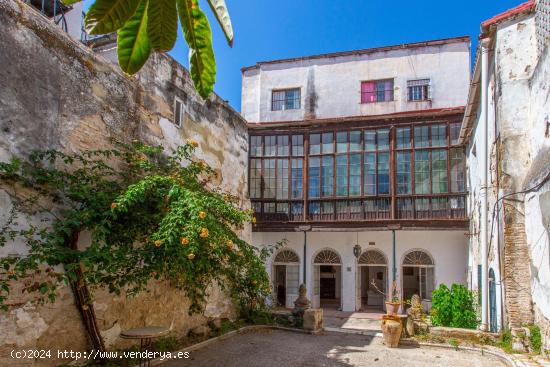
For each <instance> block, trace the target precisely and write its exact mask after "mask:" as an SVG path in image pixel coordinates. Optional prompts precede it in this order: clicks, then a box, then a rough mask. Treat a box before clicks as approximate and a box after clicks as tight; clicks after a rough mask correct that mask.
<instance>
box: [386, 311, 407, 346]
mask: <svg viewBox="0 0 550 367" xmlns="http://www.w3.org/2000/svg"><path fill="white" fill-rule="evenodd" d="M381 327H382V333H383V334H384V344H385V345H386V347H388V348H397V346H398V345H399V340H401V332H402V331H403V325H402V324H401V319H400V318H399V317H398V316H395V315H384V316H382V325H381Z"/></svg>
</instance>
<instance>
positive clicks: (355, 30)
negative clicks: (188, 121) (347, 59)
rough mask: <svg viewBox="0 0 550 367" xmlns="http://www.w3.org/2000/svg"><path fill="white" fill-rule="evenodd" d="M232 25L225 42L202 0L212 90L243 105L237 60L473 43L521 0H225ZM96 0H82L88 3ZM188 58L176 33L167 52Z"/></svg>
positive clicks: (246, 61) (242, 63)
mask: <svg viewBox="0 0 550 367" xmlns="http://www.w3.org/2000/svg"><path fill="white" fill-rule="evenodd" d="M225 1H226V3H227V7H228V8H229V11H230V13H231V18H232V21H233V28H234V30H235V43H234V45H233V48H229V47H228V46H227V43H226V41H225V38H224V36H223V33H222V32H221V30H220V29H219V27H218V24H217V22H216V21H215V18H214V17H213V15H212V13H211V11H210V8H209V7H208V4H207V3H206V1H205V0H200V3H201V6H202V8H203V9H204V11H205V12H206V13H207V15H208V17H209V19H210V22H211V25H212V29H213V34H214V51H215V53H216V60H217V65H218V72H217V81H216V86H215V91H216V93H218V94H219V95H220V96H221V97H222V98H223V99H226V100H228V101H229V103H230V104H231V106H232V107H233V108H235V109H236V110H237V111H240V108H241V71H240V69H241V67H243V66H249V65H253V64H255V63H256V62H257V61H266V60H273V59H281V58H287V57H297V56H304V55H313V54H320V53H327V52H336V51H346V50H353V49H361V48H369V47H378V46H386V45H393V44H401V43H408V42H418V41H426V40H431V39H438V38H447V37H455V36H464V35H469V36H470V37H471V38H472V48H474V47H475V46H476V43H477V36H478V35H479V24H480V23H481V21H483V20H485V19H488V18H490V17H492V16H493V15H495V14H497V13H500V12H502V11H504V10H507V9H509V8H512V7H514V6H516V5H519V4H520V3H521V1H518V0H498V1H496V0H461V1H444V0H437V1H436V0H424V1H402V0H394V1H371V0H340V1H334V0H332V1H328V0H271V1H266V0H225ZM91 3H93V0H85V5H86V6H89V4H91ZM170 54H171V55H172V56H173V57H175V58H176V59H177V60H178V61H179V62H181V63H182V64H183V65H185V66H187V65H188V63H187V46H186V45H185V43H184V41H183V37H182V35H181V30H180V34H179V37H178V42H177V44H176V47H175V48H174V49H173V50H172V51H171V52H170Z"/></svg>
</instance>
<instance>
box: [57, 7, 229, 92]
mask: <svg viewBox="0 0 550 367" xmlns="http://www.w3.org/2000/svg"><path fill="white" fill-rule="evenodd" d="M79 1H82V0H63V3H64V4H65V5H70V4H74V3H77V2H79ZM207 1H208V4H209V5H210V8H211V9H212V11H213V13H214V15H215V16H216V19H217V20H218V23H219V24H220V26H221V28H222V30H223V32H224V34H225V36H226V39H227V42H228V44H229V46H231V45H232V44H233V28H232V25H231V19H230V17H229V12H228V11H227V6H226V4H225V0H207ZM178 18H179V23H180V25H181V28H182V30H183V35H184V38H185V42H186V43H187V45H188V46H189V65H190V69H191V70H190V72H191V78H192V79H193V83H194V85H195V88H196V89H197V91H198V92H199V94H200V95H201V96H202V97H203V98H206V97H208V96H209V95H210V93H211V92H212V90H213V88H214V83H215V81H216V59H215V57H214V50H213V48H212V30H211V29H210V23H209V22H208V19H207V17H206V15H205V14H204V12H203V11H202V10H201V8H200V7H199V2H198V0H95V2H94V3H93V4H92V6H91V7H90V9H89V10H88V12H87V13H86V17H85V20H84V22H85V26H86V31H87V32H88V33H90V34H92V35H97V34H107V33H113V32H117V55H118V63H119V65H120V67H121V69H122V70H123V71H125V72H126V73H128V74H135V73H137V72H138V71H139V70H140V69H141V67H142V66H143V65H144V64H145V62H146V61H147V59H148V58H149V55H150V54H151V52H153V51H159V52H166V51H170V50H171V49H172V48H173V47H174V45H175V43H176V39H177V32H178Z"/></svg>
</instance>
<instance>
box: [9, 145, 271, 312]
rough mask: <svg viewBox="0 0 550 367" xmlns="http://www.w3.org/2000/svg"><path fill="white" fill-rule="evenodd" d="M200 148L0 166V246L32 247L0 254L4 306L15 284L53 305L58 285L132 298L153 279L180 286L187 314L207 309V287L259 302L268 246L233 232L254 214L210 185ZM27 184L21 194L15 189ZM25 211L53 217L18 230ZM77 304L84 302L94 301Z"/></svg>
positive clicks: (132, 150) (143, 149) (53, 157)
mask: <svg viewBox="0 0 550 367" xmlns="http://www.w3.org/2000/svg"><path fill="white" fill-rule="evenodd" d="M196 146H197V143H196V142H194V141H190V142H188V143H187V144H186V145H184V146H181V147H180V148H179V149H177V151H176V152H174V153H173V154H171V155H166V154H165V153H164V152H163V149H162V148H160V147H151V146H147V145H144V144H140V143H135V144H132V145H122V144H116V148H115V149H112V150H99V151H86V152H83V153H80V154H73V155H70V154H64V153H61V152H58V151H46V152H37V153H34V154H32V155H31V157H30V158H29V160H28V161H21V160H17V159H14V160H12V161H11V162H10V163H2V164H0V180H1V183H2V186H3V187H6V188H8V190H11V194H12V196H13V197H14V198H15V199H16V201H15V205H14V209H13V210H12V214H11V216H10V218H9V220H8V223H7V224H6V225H5V226H4V227H3V228H0V246H4V245H6V243H8V242H10V241H15V240H19V241H23V242H24V243H25V244H26V245H27V247H28V249H29V253H28V255H27V256H24V257H6V258H1V259H0V306H4V307H5V304H4V303H5V301H6V299H7V296H8V294H9V291H10V284H11V282H14V281H17V280H21V281H23V282H25V284H26V286H25V291H26V292H29V293H34V294H36V295H38V296H39V297H38V299H39V300H41V301H46V300H50V301H53V300H55V298H56V295H57V290H58V287H59V285H61V284H63V283H68V284H71V283H73V284H74V283H75V282H76V283H77V286H76V288H77V289H79V288H80V287H81V286H82V285H86V286H87V287H89V288H90V290H91V291H92V292H93V290H94V289H96V288H98V287H104V288H106V289H108V290H109V291H110V292H113V293H117V294H119V293H120V292H121V291H125V292H126V293H127V294H129V295H132V294H137V293H139V292H141V291H144V290H146V288H147V285H148V283H149V281H150V280H152V279H157V280H166V281H168V282H169V283H170V284H171V285H172V286H173V287H175V288H177V289H181V290H183V291H184V292H185V294H186V295H187V296H188V297H189V299H190V300H191V307H190V310H189V312H190V313H194V312H200V311H201V310H202V309H203V307H204V304H205V301H206V297H207V293H206V292H207V289H208V286H209V285H210V284H213V283H218V284H219V285H220V286H221V287H222V288H224V289H226V290H228V291H229V292H230V294H231V295H232V296H233V298H234V299H235V300H236V301H237V305H238V306H240V307H241V309H245V310H251V309H254V308H258V307H260V306H261V304H262V301H263V299H264V298H265V297H266V296H267V295H268V294H269V280H268V277H267V274H266V272H265V270H264V264H263V262H264V260H265V258H266V257H267V256H268V255H269V253H270V251H271V249H270V248H264V249H261V250H259V249H257V248H255V247H253V246H251V245H249V244H248V243H246V242H245V241H243V240H241V239H240V238H239V236H238V234H237V232H238V231H239V230H240V229H242V228H243V225H244V224H245V223H246V222H252V220H253V217H252V214H251V212H250V211H244V210H241V209H240V208H238V207H237V204H236V203H237V202H238V201H237V198H235V197H233V196H232V195H230V194H229V193H224V192H221V191H219V190H217V189H210V188H209V187H208V182H209V180H210V179H211V178H212V176H213V175H215V173H214V171H213V170H212V169H211V168H210V167H209V166H207V165H206V164H204V163H202V162H199V161H196V160H194V159H193V157H192V154H193V151H194V149H195V148H196ZM23 187H25V190H24V192H25V193H27V194H25V195H20V194H19V193H20V192H22V191H23V190H21V188H23ZM29 189H31V190H29ZM28 192H34V193H36V194H34V195H31V196H30V197H29V195H28ZM45 201H47V203H46V204H44V202H45ZM25 215H26V216H29V217H31V216H33V217H34V218H36V217H37V216H38V215H41V216H45V215H46V216H48V218H51V219H50V220H49V221H48V223H47V224H46V225H44V224H42V225H36V224H29V225H28V226H27V227H25V228H23V229H21V226H20V224H19V223H18V219H17V218H20V217H21V216H25ZM28 222H29V223H33V222H32V221H28ZM83 231H87V232H89V233H91V243H90V245H89V246H86V247H85V248H82V247H81V246H77V243H78V238H79V234H80V233H81V232H83ZM59 266H62V267H63V268H64V270H63V271H61V270H60V267H59ZM83 302H84V303H85V304H84V307H86V305H87V304H91V302H92V297H91V296H90V297H89V299H85V300H84V301H83Z"/></svg>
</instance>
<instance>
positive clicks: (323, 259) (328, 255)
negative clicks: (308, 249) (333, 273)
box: [313, 250, 341, 264]
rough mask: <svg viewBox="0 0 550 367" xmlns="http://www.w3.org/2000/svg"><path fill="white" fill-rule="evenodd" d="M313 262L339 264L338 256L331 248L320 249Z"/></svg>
mask: <svg viewBox="0 0 550 367" xmlns="http://www.w3.org/2000/svg"><path fill="white" fill-rule="evenodd" d="M313 263H315V264H340V263H341V261H340V256H339V255H338V254H337V253H336V252H334V251H333V250H322V251H321V252H319V253H318V254H317V256H315V260H314V261H313Z"/></svg>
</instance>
